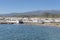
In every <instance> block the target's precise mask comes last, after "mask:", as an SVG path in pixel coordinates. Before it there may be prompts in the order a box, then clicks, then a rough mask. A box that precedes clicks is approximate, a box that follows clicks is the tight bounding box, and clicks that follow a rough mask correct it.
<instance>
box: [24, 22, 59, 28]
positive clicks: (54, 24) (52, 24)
mask: <svg viewBox="0 0 60 40" xmlns="http://www.w3.org/2000/svg"><path fill="white" fill-rule="evenodd" d="M24 25H38V26H53V27H60V23H44V24H40V23H24Z"/></svg>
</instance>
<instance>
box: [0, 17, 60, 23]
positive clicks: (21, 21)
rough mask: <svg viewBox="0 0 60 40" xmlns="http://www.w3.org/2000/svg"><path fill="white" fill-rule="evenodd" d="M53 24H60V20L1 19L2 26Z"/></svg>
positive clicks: (34, 18) (37, 18)
mask: <svg viewBox="0 0 60 40" xmlns="http://www.w3.org/2000/svg"><path fill="white" fill-rule="evenodd" d="M26 23H27V24H28V23H30V24H46V23H47V24H51V23H60V18H39V17H0V24H26Z"/></svg>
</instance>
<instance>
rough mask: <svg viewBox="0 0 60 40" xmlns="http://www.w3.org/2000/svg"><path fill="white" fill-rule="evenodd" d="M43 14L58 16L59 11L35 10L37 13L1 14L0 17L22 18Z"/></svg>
mask: <svg viewBox="0 0 60 40" xmlns="http://www.w3.org/2000/svg"><path fill="white" fill-rule="evenodd" d="M45 13H50V14H60V10H37V11H30V12H24V13H10V14H1V15H0V16H22V15H28V16H29V15H30V16H31V15H38V16H39V15H43V14H45Z"/></svg>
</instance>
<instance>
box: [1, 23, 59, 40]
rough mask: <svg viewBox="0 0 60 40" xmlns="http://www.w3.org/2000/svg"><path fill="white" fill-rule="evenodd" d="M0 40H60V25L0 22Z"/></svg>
mask: <svg viewBox="0 0 60 40" xmlns="http://www.w3.org/2000/svg"><path fill="white" fill-rule="evenodd" d="M0 40H60V27H54V26H53V27H52V26H40V25H22V24H20V25H17V24H0Z"/></svg>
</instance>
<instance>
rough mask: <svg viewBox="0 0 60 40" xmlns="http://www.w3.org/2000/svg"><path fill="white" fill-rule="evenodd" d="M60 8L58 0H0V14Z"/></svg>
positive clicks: (59, 0)
mask: <svg viewBox="0 0 60 40" xmlns="http://www.w3.org/2000/svg"><path fill="white" fill-rule="evenodd" d="M36 10H60V0H0V14H6V13H22V12H29V11H36Z"/></svg>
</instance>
